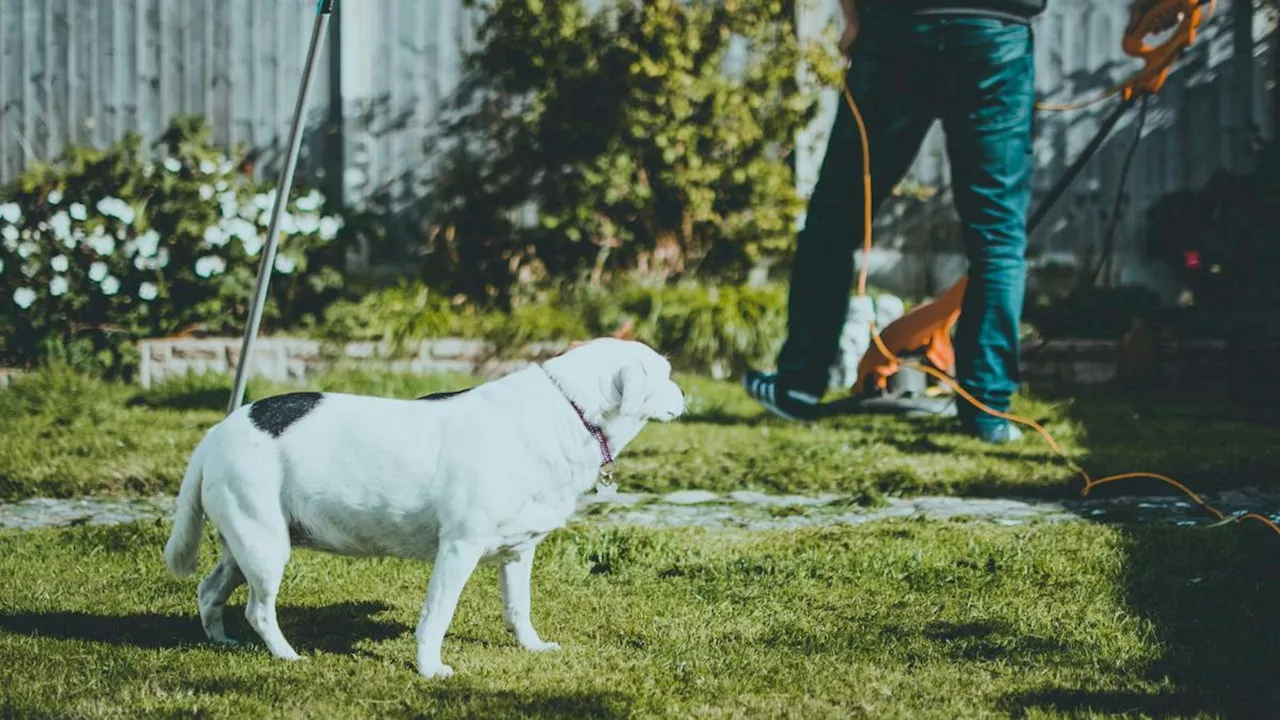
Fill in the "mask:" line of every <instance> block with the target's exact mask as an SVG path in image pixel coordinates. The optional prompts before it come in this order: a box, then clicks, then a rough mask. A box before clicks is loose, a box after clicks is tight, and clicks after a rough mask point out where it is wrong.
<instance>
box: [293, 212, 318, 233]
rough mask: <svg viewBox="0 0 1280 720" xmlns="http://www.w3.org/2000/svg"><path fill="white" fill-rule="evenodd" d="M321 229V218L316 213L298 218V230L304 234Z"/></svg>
mask: <svg viewBox="0 0 1280 720" xmlns="http://www.w3.org/2000/svg"><path fill="white" fill-rule="evenodd" d="M319 229H320V218H318V217H316V216H315V215H303V216H302V217H299V218H298V232H300V233H302V234H303V235H314V234H315V233H316V231H317V230H319Z"/></svg>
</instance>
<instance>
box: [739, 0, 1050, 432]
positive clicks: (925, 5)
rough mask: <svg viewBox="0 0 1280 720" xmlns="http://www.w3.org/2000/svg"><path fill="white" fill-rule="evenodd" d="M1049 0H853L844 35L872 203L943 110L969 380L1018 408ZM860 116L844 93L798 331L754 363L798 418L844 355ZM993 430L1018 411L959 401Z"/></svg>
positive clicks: (804, 249) (805, 265) (844, 0)
mask: <svg viewBox="0 0 1280 720" xmlns="http://www.w3.org/2000/svg"><path fill="white" fill-rule="evenodd" d="M1045 4H1046V0H841V6H842V9H843V11H844V21H845V27H844V31H843V33H842V35H841V38H840V50H841V52H842V53H845V54H846V55H848V56H849V58H850V67H849V71H848V75H847V77H846V82H847V83H848V85H849V90H850V92H851V93H852V95H853V97H854V99H855V101H856V102H857V103H858V107H859V110H860V111H861V113H862V116H863V120H864V122H865V124H866V129H867V142H868V146H869V148H870V162H871V167H870V175H871V186H872V192H873V196H872V209H873V212H874V211H875V210H876V209H878V208H879V207H880V206H881V204H882V203H883V202H884V200H885V199H886V198H887V197H888V196H889V194H890V192H891V191H892V189H893V187H894V185H896V184H897V183H898V182H899V181H900V180H901V179H902V177H903V176H904V175H905V174H906V172H907V170H908V169H909V167H910V165H911V163H912V161H913V160H914V158H915V156H916V154H917V153H918V152H919V149H920V146H921V144H922V143H923V141H924V138H925V134H926V133H927V132H928V130H929V128H930V126H931V125H932V124H933V122H934V120H940V121H941V122H942V127H943V130H944V132H945V134H946V141H947V142H946V151H947V156H948V159H949V160H950V164H951V184H952V187H953V193H954V197H955V204H956V210H957V213H958V214H959V216H960V222H961V227H962V237H963V242H964V248H965V253H966V255H967V256H968V260H969V282H968V286H967V288H966V291H965V296H964V301H963V304H962V306H961V314H960V319H959V321H958V323H957V326H956V335H955V348H956V375H957V380H958V381H959V383H960V385H961V386H962V387H964V388H965V390H967V391H968V392H970V393H972V394H973V395H974V396H975V397H976V398H978V399H979V400H980V401H982V402H983V403H985V404H986V405H988V406H989V407H991V408H994V409H996V410H1000V411H1007V410H1008V408H1009V404H1010V401H1011V398H1012V396H1013V394H1014V392H1015V391H1016V390H1017V388H1018V378H1019V368H1018V364H1019V337H1018V328H1019V324H1020V322H1021V314H1022V303H1023V296H1024V292H1025V286H1026V260H1025V253H1026V247H1027V233H1026V222H1027V206H1028V205H1029V203H1030V194H1031V172H1032V165H1033V158H1032V116H1033V113H1034V111H1035V57H1034V46H1033V42H1034V40H1033V36H1032V29H1031V21H1032V19H1033V18H1034V17H1036V16H1037V15H1039V14H1040V13H1041V12H1043V11H1044V9H1045ZM863 192H864V187H863V167H862V150H861V138H860V137H859V129H858V126H857V124H856V122H855V120H854V117H853V113H852V111H851V110H850V109H849V107H848V106H847V104H845V103H841V104H840V107H839V109H838V111H837V113H836V118H835V124H834V126H833V127H832V130H831V135H830V138H829V139H828V143H827V150H826V155H825V157H824V159H823V162H822V167H821V170H820V172H819V175H818V181H817V184H816V186H815V188H814V190H813V194H812V196H811V197H810V199H809V204H808V212H807V216H806V222H805V227H804V229H803V230H802V231H801V232H800V233H799V237H798V240H797V248H796V254H795V259H794V261H793V263H792V267H791V289H790V297H789V300H788V308H787V311H788V328H787V339H786V342H785V344H784V346H783V348H782V351H781V353H780V354H779V356H778V359H777V370H776V372H769V373H766V372H759V371H752V372H749V373H748V374H747V375H746V376H745V377H744V378H743V386H744V388H745V389H746V391H747V393H748V394H749V395H750V396H751V397H752V398H754V399H755V400H756V401H757V402H759V403H760V404H762V405H763V406H764V407H765V408H766V409H768V410H769V411H770V412H772V413H774V414H775V415H778V416H780V417H783V418H787V419H791V420H808V419H812V418H813V417H814V415H815V412H816V409H817V406H818V403H819V402H820V401H821V399H822V396H823V394H824V393H825V390H826V386H827V380H828V369H829V368H830V367H831V365H832V363H834V362H835V359H836V356H837V353H838V345H839V339H840V333H841V330H842V327H843V323H844V318H845V314H846V311H847V308H848V303H849V292H850V289H851V288H852V284H853V277H854V249H855V247H856V246H857V245H858V244H860V242H861V240H862V237H861V228H862V227H863V222H864V218H863V217H862V213H863ZM958 410H959V417H960V421H961V426H962V428H963V429H964V430H965V431H966V432H968V433H970V434H973V435H975V436H977V437H979V438H981V439H983V440H985V441H987V442H993V443H1003V442H1009V441H1012V440H1016V439H1018V438H1019V437H1021V433H1020V432H1019V431H1018V429H1017V427H1015V426H1014V425H1012V424H1010V423H1008V422H1006V421H1004V420H1001V419H999V418H996V417H994V416H991V415H987V414H985V413H982V412H980V411H977V410H976V409H975V408H973V407H972V406H970V405H969V404H968V403H960V405H959V406H958Z"/></svg>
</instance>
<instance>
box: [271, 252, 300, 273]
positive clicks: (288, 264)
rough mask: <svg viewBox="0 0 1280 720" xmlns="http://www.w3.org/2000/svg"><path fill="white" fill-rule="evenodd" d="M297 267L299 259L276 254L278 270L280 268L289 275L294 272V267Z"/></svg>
mask: <svg viewBox="0 0 1280 720" xmlns="http://www.w3.org/2000/svg"><path fill="white" fill-rule="evenodd" d="M297 267H298V261H297V260H294V259H293V258H291V257H289V256H288V255H277V256H276V270H279V271H280V272H282V273H284V274H285V275H288V274H289V273H291V272H293V271H294V269H295V268H297Z"/></svg>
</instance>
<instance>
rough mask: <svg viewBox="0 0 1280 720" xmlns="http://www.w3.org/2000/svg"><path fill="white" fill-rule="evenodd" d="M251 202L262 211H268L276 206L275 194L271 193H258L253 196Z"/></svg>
mask: <svg viewBox="0 0 1280 720" xmlns="http://www.w3.org/2000/svg"><path fill="white" fill-rule="evenodd" d="M253 204H254V206H255V207H257V208H258V209H259V210H261V211H262V212H265V213H269V212H271V209H272V208H274V207H275V206H276V196H275V195H273V194H271V193H258V194H257V195H254V196H253Z"/></svg>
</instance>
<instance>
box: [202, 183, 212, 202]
mask: <svg viewBox="0 0 1280 720" xmlns="http://www.w3.org/2000/svg"><path fill="white" fill-rule="evenodd" d="M211 197H213V186H212V185H201V186H200V199H201V200H208V199H209V198H211Z"/></svg>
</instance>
